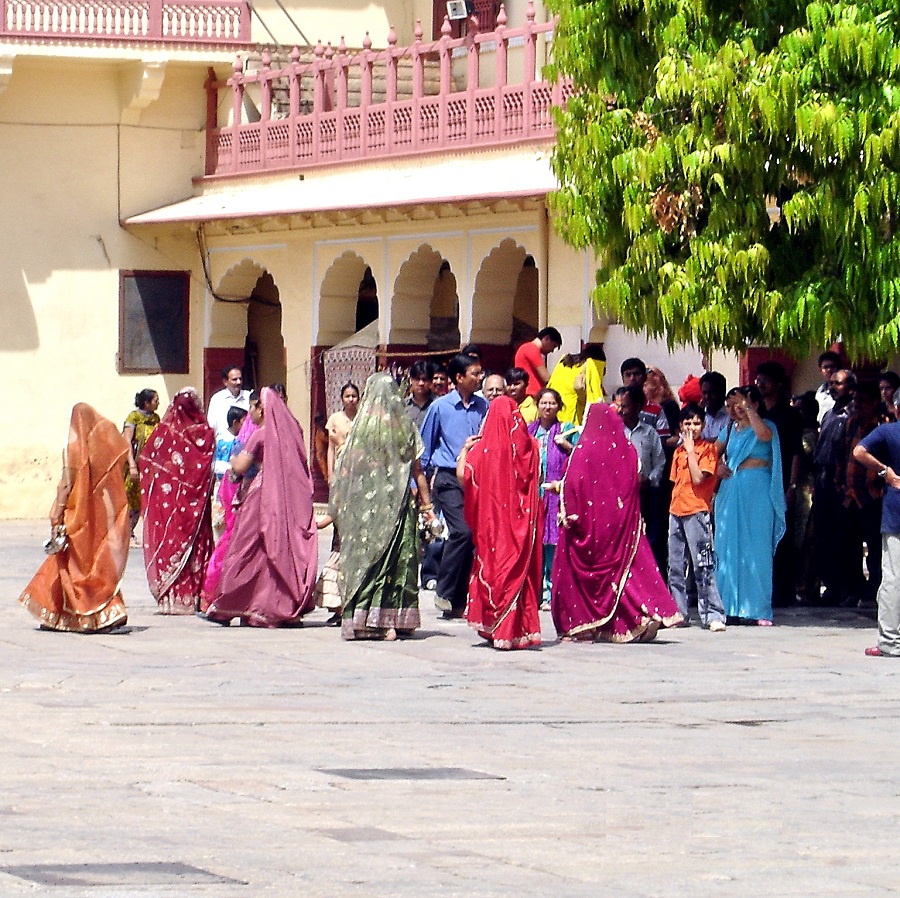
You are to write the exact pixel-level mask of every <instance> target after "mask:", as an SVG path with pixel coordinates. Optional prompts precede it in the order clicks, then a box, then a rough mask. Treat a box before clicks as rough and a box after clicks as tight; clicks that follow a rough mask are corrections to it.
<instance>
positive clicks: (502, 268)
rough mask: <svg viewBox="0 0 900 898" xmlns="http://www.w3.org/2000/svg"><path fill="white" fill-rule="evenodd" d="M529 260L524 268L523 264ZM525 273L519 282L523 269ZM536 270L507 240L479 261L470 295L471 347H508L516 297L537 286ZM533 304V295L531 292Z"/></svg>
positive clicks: (524, 252) (527, 255) (525, 252)
mask: <svg viewBox="0 0 900 898" xmlns="http://www.w3.org/2000/svg"><path fill="white" fill-rule="evenodd" d="M527 259H531V262H530V264H529V265H527V266H526V260H527ZM526 267H527V268H528V269H529V271H528V272H527V274H526V275H525V277H524V278H523V268H526ZM537 276H538V270H537V268H536V267H535V266H534V259H533V258H531V257H530V256H529V254H528V252H527V251H526V249H525V247H524V246H521V245H520V244H518V243H517V242H516V241H515V240H513V239H512V238H511V237H507V238H506V239H505V240H502V241H501V242H500V243H499V244H498V245H497V246H495V247H494V248H493V249H492V250H491V251H490V253H489V254H488V255H487V256H486V257H485V258H484V259H483V260H482V262H481V266H480V268H479V269H478V274H477V275H476V277H475V290H474V291H473V294H472V329H471V336H470V339H471V340H472V342H474V343H487V344H493V345H501V344H507V345H508V344H509V343H510V340H511V338H512V335H513V315H514V311H515V309H516V300H517V294H519V292H520V280H521V281H522V284H521V288H522V289H521V295H522V296H523V297H526V296H528V295H530V286H529V285H530V284H531V283H533V284H534V286H535V288H536V285H537ZM534 292H535V300H536V295H537V291H536V289H535V291H534Z"/></svg>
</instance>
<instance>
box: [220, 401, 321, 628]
mask: <svg viewBox="0 0 900 898" xmlns="http://www.w3.org/2000/svg"><path fill="white" fill-rule="evenodd" d="M250 415H251V417H252V418H253V420H254V421H255V423H256V424H258V425H259V426H260V427H259V430H257V431H256V433H254V434H253V435H252V436H251V437H250V439H249V440H248V441H247V445H246V446H245V447H244V448H243V449H242V450H241V452H240V453H239V454H238V455H237V456H235V457H234V458H233V459H232V462H231V468H232V471H234V473H235V474H239V475H242V476H244V477H245V478H246V475H247V474H248V473H249V472H250V471H251V470H252V469H253V468H258V471H259V472H258V473H257V474H256V476H255V477H253V479H252V480H250V481H249V485H248V484H247V483H246V479H245V483H244V484H242V486H241V491H240V497H239V498H240V501H239V503H237V504H238V509H237V512H236V515H235V523H234V532H233V533H232V536H231V546H230V548H229V550H228V555H227V557H226V558H225V564H224V566H223V568H222V580H221V582H220V583H219V588H218V591H217V593H216V596H215V599H214V600H213V602H212V604H211V605H210V606H209V610H208V611H207V617H208V618H209V620H211V621H214V622H215V623H218V624H229V623H231V621H232V619H233V618H240V620H241V623H243V624H247V625H249V626H252V627H282V626H296V625H298V624H300V623H301V618H302V617H303V615H304V614H306V613H307V612H308V611H311V610H312V608H313V607H314V606H315V597H314V595H313V587H314V586H315V581H316V563H317V558H318V538H317V534H316V524H315V521H314V520H313V492H312V480H311V479H310V476H309V466H308V464H307V461H306V445H305V443H304V440H303V430H302V428H301V427H300V424H299V423H298V422H297V419H296V418H295V417H294V416H293V415H292V414H291V413H290V411H288V407H287V406H286V405H285V404H284V400H283V399H282V398H281V397H280V396H279V395H278V394H277V393H276V392H275V391H274V390H272V389H270V388H269V387H264V388H263V390H262V393H261V395H260V397H259V398H256V397H255V395H253V396H251V397H250Z"/></svg>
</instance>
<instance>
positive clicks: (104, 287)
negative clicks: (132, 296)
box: [0, 57, 205, 518]
mask: <svg viewBox="0 0 900 898" xmlns="http://www.w3.org/2000/svg"><path fill="white" fill-rule="evenodd" d="M131 67H132V63H129V62H127V61H108V62H103V63H99V62H96V63H92V62H88V61H84V60H64V59H58V60H50V59H46V58H44V59H40V60H38V59H28V58H27V57H22V58H17V59H16V60H15V62H14V67H13V75H12V78H11V79H10V81H9V84H8V87H7V89H6V91H5V92H3V93H0V122H3V123H4V124H3V125H2V126H0V155H2V158H3V160H4V163H3V164H4V184H5V185H6V190H5V202H6V209H7V219H6V223H7V229H8V230H7V239H6V240H4V241H2V244H0V297H2V308H3V310H4V312H5V315H4V327H3V329H2V330H0V361H2V373H3V379H4V384H5V385H6V386H7V388H8V389H9V390H10V391H11V392H10V395H15V396H17V397H20V398H21V399H22V400H24V412H23V414H21V415H20V416H19V421H20V423H19V425H18V426H16V427H15V428H5V429H3V430H2V432H0V453H2V455H3V457H4V458H5V459H6V464H5V465H4V466H3V468H2V470H0V516H2V517H5V518H10V517H32V516H44V515H45V514H46V513H47V511H48V509H49V506H50V502H51V501H52V498H53V489H54V485H55V482H56V480H57V479H58V477H59V472H60V458H61V451H62V448H63V446H64V443H65V439H66V433H67V427H68V421H69V416H70V413H71V409H72V406H73V405H74V404H75V403H76V402H88V403H89V404H91V405H93V406H94V407H95V408H96V409H97V410H98V411H99V412H100V413H101V414H103V415H105V416H107V417H109V418H110V419H111V420H113V421H116V422H117V423H118V422H121V421H123V420H124V418H125V416H126V415H127V414H128V412H129V411H130V410H131V409H132V408H133V401H134V395H135V393H136V392H137V391H138V390H140V389H142V388H144V387H150V388H153V389H156V390H158V391H159V393H160V395H161V400H162V405H163V407H165V405H166V404H167V403H168V401H169V398H170V397H171V395H172V394H173V393H174V392H175V391H176V390H177V389H179V388H180V387H182V386H184V385H187V384H190V383H197V384H198V385H200V375H201V373H202V337H203V335H202V333H197V334H196V336H195V338H194V339H192V345H191V355H190V358H191V372H190V374H188V375H184V376H146V375H142V376H137V375H120V374H118V371H117V352H118V340H119V270H120V269H176V270H184V269H190V268H192V266H194V265H196V263H197V254H196V250H195V249H193V246H192V244H191V242H184V241H180V240H169V241H166V240H160V241H158V243H157V244H154V242H153V241H152V240H151V241H148V240H145V239H143V238H142V237H137V236H135V235H134V234H130V233H128V232H126V231H124V230H123V229H122V228H121V227H120V226H119V220H120V216H121V215H122V214H123V212H124V213H126V214H127V213H128V212H132V211H137V210H140V209H143V208H147V207H152V206H158V205H160V204H161V203H162V202H166V201H168V200H171V199H177V198H181V197H183V196H184V195H185V194H186V193H188V192H189V191H190V178H191V176H192V175H194V174H199V173H200V172H201V171H202V143H203V142H202V133H200V134H199V136H200V139H199V140H198V139H197V137H198V131H199V130H200V129H202V126H203V115H204V104H203V95H202V82H203V78H204V77H205V67H201V66H194V67H193V70H192V71H190V72H189V71H188V70H187V69H185V70H184V71H174V72H172V73H170V74H173V75H174V77H173V80H172V82H171V84H170V85H165V86H164V87H163V89H162V91H161V92H160V97H159V100H157V101H154V102H160V101H162V102H164V103H166V104H167V105H168V106H169V107H170V112H166V111H160V110H152V103H151V104H150V106H148V107H147V109H146V110H144V111H143V114H144V115H145V116H147V120H148V121H149V123H150V124H149V126H148V125H147V124H145V123H144V122H143V121H139V122H138V124H136V125H126V124H123V123H122V121H121V119H122V115H123V112H124V110H125V109H126V108H127V107H128V105H129V104H130V102H131V100H132V98H133V91H131V90H130V88H129V87H128V85H131V84H132V83H133V81H132V79H131V78H130V77H128V70H129V69H130V68H131ZM175 68H176V69H177V67H175ZM123 78H124V81H123ZM123 83H124V84H125V85H126V88H124V89H123ZM198 84H199V85H201V87H200V88H198V86H197V85H198ZM198 90H199V91H200V93H199V96H198V95H197V91H198ZM151 110H152V111H151ZM189 110H190V112H189ZM166 122H168V126H167V125H166V124H165V123H166ZM186 135H189V136H186ZM195 275H196V272H195ZM191 298H192V302H191V315H192V320H193V321H197V320H202V316H203V307H204V291H203V287H202V279H201V278H198V277H196V276H195V279H194V281H193V285H192V289H191Z"/></svg>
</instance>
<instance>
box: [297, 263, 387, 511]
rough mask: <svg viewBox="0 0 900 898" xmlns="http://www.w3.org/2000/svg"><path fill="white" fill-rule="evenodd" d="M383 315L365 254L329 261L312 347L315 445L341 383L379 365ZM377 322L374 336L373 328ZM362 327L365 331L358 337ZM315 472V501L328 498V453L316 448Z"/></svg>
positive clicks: (335, 403)
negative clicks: (377, 355) (322, 454)
mask: <svg viewBox="0 0 900 898" xmlns="http://www.w3.org/2000/svg"><path fill="white" fill-rule="evenodd" d="M378 316H379V306H378V284H377V282H376V281H375V278H374V277H373V275H372V269H371V267H370V266H369V265H368V264H367V263H366V261H365V259H363V258H362V256H359V255H357V254H356V253H355V252H353V251H352V250H347V251H346V252H344V253H342V254H341V255H340V256H338V257H337V258H336V259H335V260H334V261H333V262H332V263H331V265H330V266H329V267H328V270H327V271H326V272H325V276H324V277H323V278H322V283H321V287H320V288H319V297H318V304H317V307H316V320H315V322H314V333H315V338H314V339H315V342H314V345H313V346H312V347H311V349H310V362H311V371H312V378H311V380H312V383H311V386H310V391H311V394H310V422H309V424H310V429H311V432H312V434H313V438H312V439H313V444H314V445H316V444H318V443H320V442H322V440H323V439H324V441H325V445H326V446H327V435H326V434H325V430H324V426H325V421H326V420H327V418H328V415H329V414H331V413H332V412H334V411H336V410H337V407H338V405H339V402H338V396H339V392H340V386H341V385H342V384H344V383H346V382H347V381H353V382H354V383H356V382H359V386H360V387H362V385H363V384H364V383H365V378H366V377H367V376H368V373H371V370H374V359H375V348H376V346H377V343H378V342H379V341H378ZM373 328H374V330H375V334H374V340H373V339H372V334H371V331H372V329H373ZM360 332H362V335H363V336H362V337H360V339H355V337H356V335H357V334H360ZM357 343H359V344H360V345H356V344H357ZM370 343H371V346H369V344H370ZM338 344H342V345H345V346H346V350H340V349H338V350H335V349H334V347H336V346H337V345H338ZM326 353H328V355H327V363H326ZM370 361H371V370H370V368H369V365H370ZM366 372H368V373H366ZM311 473H312V475H313V485H314V489H315V498H316V501H324V500H325V499H326V498H327V496H328V486H327V483H326V478H325V469H324V459H322V458H321V457H320V453H318V452H314V453H313V464H312V466H311Z"/></svg>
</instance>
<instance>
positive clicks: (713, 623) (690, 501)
mask: <svg viewBox="0 0 900 898" xmlns="http://www.w3.org/2000/svg"><path fill="white" fill-rule="evenodd" d="M703 420H704V412H703V409H702V408H700V406H698V405H694V404H693V403H690V404H689V405H687V406H685V407H684V408H683V409H682V411H681V445H680V446H679V447H678V448H677V449H676V450H675V455H674V456H673V458H672V473H671V480H672V501H671V503H670V505H669V591H670V592H671V593H672V598H674V599H675V602H676V604H677V605H678V610H679V611H680V612H681V614H682V616H683V617H684V620H685V624H686V623H687V622H688V621H690V615H689V614H688V591H687V584H688V577H687V575H688V571H690V572H691V573H693V575H694V582H695V583H696V584H697V611H698V612H699V614H700V624H701V626H703V627H706V629H707V630H712V631H713V632H714V633H720V632H721V631H722V630H724V629H725V608H724V607H723V605H722V598H721V596H720V595H719V590H718V587H717V586H716V576H715V556H714V554H713V543H712V524H711V522H710V503H711V502H712V497H713V493H714V492H715V491H716V462H717V461H718V458H717V453H716V444H715V443H712V442H710V441H709V440H704V439H702V438H701V436H700V434H701V432H702V430H703Z"/></svg>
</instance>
